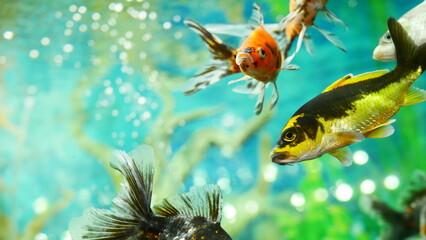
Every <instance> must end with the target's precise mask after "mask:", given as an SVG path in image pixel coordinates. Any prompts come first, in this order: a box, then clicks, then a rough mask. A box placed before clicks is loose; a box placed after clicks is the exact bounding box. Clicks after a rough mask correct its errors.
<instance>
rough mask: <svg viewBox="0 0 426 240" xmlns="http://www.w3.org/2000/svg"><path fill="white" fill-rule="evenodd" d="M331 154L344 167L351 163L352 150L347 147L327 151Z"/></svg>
mask: <svg viewBox="0 0 426 240" xmlns="http://www.w3.org/2000/svg"><path fill="white" fill-rule="evenodd" d="M328 154H330V155H331V156H333V157H335V158H337V160H339V162H341V163H342V164H343V165H345V166H346V167H349V166H350V165H352V162H353V159H352V151H351V149H350V148H349V147H344V148H338V149H335V150H333V151H330V152H328Z"/></svg>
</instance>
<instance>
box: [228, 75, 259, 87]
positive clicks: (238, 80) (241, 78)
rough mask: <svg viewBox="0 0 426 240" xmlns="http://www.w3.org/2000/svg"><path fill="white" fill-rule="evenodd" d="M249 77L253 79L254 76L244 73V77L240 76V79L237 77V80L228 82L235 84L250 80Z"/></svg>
mask: <svg viewBox="0 0 426 240" xmlns="http://www.w3.org/2000/svg"><path fill="white" fill-rule="evenodd" d="M249 79H253V78H252V77H250V76H248V75H244V76H242V77H240V78H238V79H235V80H232V81H229V82H228V85H231V84H234V83H237V82H242V81H245V80H249Z"/></svg>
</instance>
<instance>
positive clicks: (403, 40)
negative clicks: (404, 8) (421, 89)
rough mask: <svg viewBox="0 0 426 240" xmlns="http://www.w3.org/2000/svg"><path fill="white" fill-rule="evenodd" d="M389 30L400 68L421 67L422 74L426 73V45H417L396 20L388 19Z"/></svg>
mask: <svg viewBox="0 0 426 240" xmlns="http://www.w3.org/2000/svg"><path fill="white" fill-rule="evenodd" d="M388 28H389V32H390V34H391V36H392V40H393V42H394V44H395V50H396V59H397V64H398V66H404V67H408V68H411V69H412V68H417V67H418V66H420V67H421V70H422V72H423V71H425V70H426V43H424V44H422V45H420V46H418V45H416V44H415V43H414V41H413V40H412V39H411V38H410V36H408V34H407V32H406V31H405V29H404V28H403V27H402V26H401V24H400V23H399V22H398V21H397V20H395V18H389V19H388Z"/></svg>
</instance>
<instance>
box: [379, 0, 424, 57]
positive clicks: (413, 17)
mask: <svg viewBox="0 0 426 240" xmlns="http://www.w3.org/2000/svg"><path fill="white" fill-rule="evenodd" d="M398 22H400V23H401V25H402V26H403V27H404V29H405V30H406V31H407V33H408V35H409V36H410V37H411V38H412V39H413V40H414V42H415V43H416V44H417V45H421V44H422V43H425V42H426V1H423V2H422V3H420V4H419V5H417V6H416V7H414V8H413V9H411V10H410V11H408V12H407V13H405V14H404V15H403V16H402V17H401V18H400V19H398ZM373 59H375V60H378V61H384V62H385V61H392V60H396V56H395V46H394V44H393V41H392V38H391V36H390V34H389V31H387V32H386V33H385V34H384V35H383V36H382V37H381V38H380V40H379V45H377V47H376V48H375V49H374V52H373Z"/></svg>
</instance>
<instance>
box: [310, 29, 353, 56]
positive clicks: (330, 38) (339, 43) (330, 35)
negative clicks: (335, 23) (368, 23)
mask: <svg viewBox="0 0 426 240" xmlns="http://www.w3.org/2000/svg"><path fill="white" fill-rule="evenodd" d="M312 27H314V28H315V29H316V30H318V32H320V33H321V34H322V35H324V37H325V38H327V40H328V41H330V42H331V43H333V44H334V45H335V46H336V47H338V48H339V49H340V50H342V51H343V52H347V50H346V47H345V45H344V44H343V42H342V40H340V39H339V38H338V37H337V36H336V35H334V33H332V32H329V31H327V30H324V29H321V28H319V27H317V26H315V25H312Z"/></svg>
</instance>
